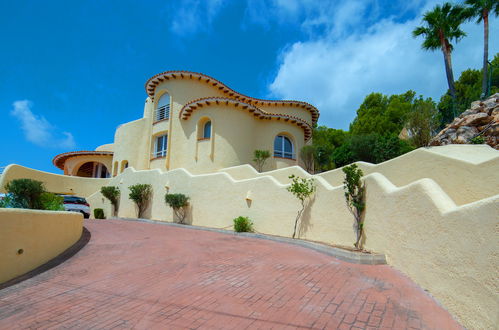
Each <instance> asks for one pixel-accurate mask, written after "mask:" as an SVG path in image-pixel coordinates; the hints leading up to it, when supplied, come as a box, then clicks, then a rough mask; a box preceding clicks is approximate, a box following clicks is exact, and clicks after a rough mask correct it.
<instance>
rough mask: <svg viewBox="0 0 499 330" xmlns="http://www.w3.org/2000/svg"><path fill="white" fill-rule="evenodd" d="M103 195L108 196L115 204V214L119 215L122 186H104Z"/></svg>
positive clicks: (101, 190) (101, 189) (102, 188)
mask: <svg viewBox="0 0 499 330" xmlns="http://www.w3.org/2000/svg"><path fill="white" fill-rule="evenodd" d="M100 192H101V194H102V196H104V197H105V198H107V199H108V200H109V201H110V202H111V204H112V205H113V215H114V216H117V215H118V207H119V201H120V188H118V187H115V186H104V187H101V188H100Z"/></svg>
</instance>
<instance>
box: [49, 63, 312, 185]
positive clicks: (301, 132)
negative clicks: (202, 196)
mask: <svg viewBox="0 0 499 330" xmlns="http://www.w3.org/2000/svg"><path fill="white" fill-rule="evenodd" d="M145 89H146V92H147V95H148V96H147V99H146V101H145V106H144V114H143V117H142V118H141V119H138V120H135V121H131V122H128V123H125V124H122V125H120V126H119V127H118V128H117V130H116V133H115V136H114V143H112V144H106V145H102V146H100V147H98V148H97V149H95V151H73V152H67V153H63V154H59V155H57V156H55V157H54V159H53V163H54V165H55V166H57V167H58V168H60V169H61V170H64V174H65V175H70V176H80V177H94V178H106V177H110V176H116V175H118V174H120V173H122V172H123V171H124V170H125V168H127V167H129V166H130V167H133V168H135V169H136V170H149V169H161V170H172V169H176V168H185V169H186V170H188V171H190V172H191V173H194V174H202V173H209V172H213V171H217V170H219V169H222V168H227V167H231V166H237V165H242V164H250V163H252V159H253V152H254V150H257V149H259V150H269V151H272V155H273V157H271V159H269V161H267V164H266V166H265V168H264V170H273V169H280V168H285V167H288V166H294V165H299V166H302V165H303V160H302V159H300V153H299V151H300V149H301V148H302V147H303V146H304V145H306V144H307V143H308V142H310V139H311V137H312V127H313V125H315V124H316V123H317V120H318V118H319V111H318V110H317V109H316V108H315V107H314V106H312V105H310V104H308V103H305V102H300V101H270V100H261V99H256V98H253V97H249V96H246V95H243V94H241V93H238V92H236V91H234V90H232V89H231V88H229V87H228V86H227V85H225V84H224V83H222V82H220V81H218V80H216V79H214V78H212V77H209V76H207V75H204V74H201V73H195V72H187V71H167V72H163V73H160V74H157V75H155V76H153V77H151V78H150V79H149V80H147V82H146V84H145Z"/></svg>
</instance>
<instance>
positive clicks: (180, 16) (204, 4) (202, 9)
mask: <svg viewBox="0 0 499 330" xmlns="http://www.w3.org/2000/svg"><path fill="white" fill-rule="evenodd" d="M225 3H226V0H182V1H178V2H177V1H175V7H173V6H172V7H171V8H170V11H171V15H169V16H170V18H169V19H170V20H171V30H172V31H173V32H174V33H176V34H178V35H181V36H185V35H189V34H193V33H196V32H198V31H203V30H207V29H209V28H210V26H211V24H212V22H213V20H214V18H215V17H216V16H217V15H218V13H219V12H220V9H222V7H223V6H224V5H225Z"/></svg>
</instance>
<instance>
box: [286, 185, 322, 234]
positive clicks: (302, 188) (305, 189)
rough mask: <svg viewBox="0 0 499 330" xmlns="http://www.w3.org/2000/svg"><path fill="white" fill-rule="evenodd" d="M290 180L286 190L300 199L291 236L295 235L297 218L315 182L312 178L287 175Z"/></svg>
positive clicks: (303, 208)
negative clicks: (299, 206) (299, 207)
mask: <svg viewBox="0 0 499 330" xmlns="http://www.w3.org/2000/svg"><path fill="white" fill-rule="evenodd" d="M289 178H290V179H291V180H292V182H291V185H290V186H289V187H288V188H287V190H288V191H289V192H290V193H292V194H293V195H294V196H295V197H296V198H298V199H299V200H300V204H301V209H300V210H299V211H298V214H297V215H296V219H295V227H294V229H293V236H292V237H293V238H295V236H296V227H297V225H298V220H300V218H301V215H302V213H303V211H304V210H305V207H306V206H307V204H306V202H307V201H308V199H309V198H310V197H311V196H312V194H313V193H314V192H315V183H314V179H304V178H300V177H297V176H294V175H291V176H290V177H289Z"/></svg>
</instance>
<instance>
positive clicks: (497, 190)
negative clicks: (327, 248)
mask: <svg viewBox="0 0 499 330" xmlns="http://www.w3.org/2000/svg"><path fill="white" fill-rule="evenodd" d="M438 148H442V152H437V151H436V150H433V151H434V152H431V153H428V152H427V151H425V150H422V151H423V152H421V150H420V151H414V152H412V153H410V154H407V155H405V156H402V157H400V158H399V159H398V160H397V161H398V162H399V166H400V169H398V170H397V171H395V170H393V171H392V172H390V171H389V170H387V169H385V168H384V166H392V165H391V164H389V163H388V162H387V163H383V164H379V165H378V166H377V170H378V171H377V172H372V173H371V174H369V175H367V176H366V177H365V180H366V185H367V209H366V219H365V223H366V241H365V247H366V248H367V249H371V250H373V251H376V252H379V253H384V254H386V256H387V259H388V262H389V263H390V264H391V265H393V266H394V267H396V268H397V269H399V270H401V271H403V272H405V273H406V274H407V275H409V276H410V277H411V278H412V279H413V280H414V281H416V282H417V283H418V284H419V285H421V286H422V287H423V288H425V289H427V290H428V291H429V292H430V293H431V294H433V295H434V296H435V297H436V298H437V299H438V300H439V301H440V302H441V303H442V304H443V305H444V306H445V307H446V308H448V309H449V311H450V312H451V313H452V314H454V315H455V316H456V317H457V318H458V319H459V320H460V322H462V323H463V324H464V325H465V326H467V327H470V328H483V329H485V328H490V327H492V326H493V325H494V324H496V321H497V319H496V317H497V314H496V311H497V310H498V308H499V305H498V302H497V292H498V291H497V289H498V286H499V260H498V255H497V253H496V251H497V249H498V248H499V246H498V240H497V235H498V226H499V186H498V185H495V186H493V188H491V189H490V191H489V193H488V196H486V197H483V196H482V195H479V194H478V193H477V194H470V196H468V197H467V198H468V200H469V202H467V203H465V204H463V205H459V206H458V205H456V203H455V202H454V201H453V199H452V198H451V197H450V196H449V193H447V191H446V190H444V189H452V187H454V186H452V185H451V182H450V181H453V180H454V179H455V178H454V177H453V176H449V175H448V172H452V171H456V172H459V171H461V168H462V167H466V166H469V162H468V163H466V162H463V159H462V157H460V156H459V152H456V153H453V152H452V150H449V148H447V147H438ZM490 150H491V149H490V148H489V149H487V148H482V147H475V146H469V148H468V150H467V151H466V154H469V153H474V154H476V155H477V156H476V159H480V160H481V161H482V162H478V163H475V164H474V165H473V166H470V167H468V170H467V171H468V175H470V176H475V175H476V176H477V178H479V180H482V179H480V178H481V177H480V174H479V173H480V172H481V171H482V170H483V167H482V166H483V165H484V164H490V166H492V167H490V168H488V171H489V172H488V176H489V182H495V181H494V180H497V176H498V175H499V174H498V173H499V158H498V157H497V155H498V154H499V152H497V151H493V154H490V153H489V151H490ZM460 152H462V150H461V151H460ZM449 153H450V154H452V155H457V156H455V157H454V156H450V155H449ZM492 155H494V156H492ZM442 157H443V158H446V161H444V160H443V158H442ZM456 157H457V158H458V159H456ZM414 162H415V163H416V164H419V163H421V162H430V163H433V164H445V166H446V168H447V171H445V172H439V171H429V172H427V174H428V175H427V176H430V177H431V178H419V177H418V176H417V175H415V176H414V177H415V178H416V179H415V180H414V181H412V182H406V183H402V184H400V182H404V181H402V178H406V180H409V179H407V178H410V177H411V175H412V174H411V173H412V172H414V171H415V170H414V165H411V164H412V163H414ZM452 164H455V166H453V165H452ZM385 171H386V173H388V174H387V176H388V177H392V178H393V180H394V181H397V180H400V181H398V182H399V184H397V185H395V184H394V183H393V182H392V181H391V179H389V178H387V176H385V175H383V174H381V173H382V172H385ZM336 172H337V171H336ZM423 173H424V172H421V173H420V175H423ZM290 174H295V175H300V176H302V177H303V176H309V175H308V174H306V173H305V172H304V171H303V170H302V169H301V168H298V167H291V168H286V169H281V170H275V171H271V172H267V173H262V174H258V173H256V172H255V171H254V170H252V169H251V168H249V167H248V166H239V167H235V168H230V169H226V170H222V171H220V172H218V173H212V174H203V175H193V174H191V173H189V172H188V171H186V170H184V169H176V170H172V171H169V172H162V171H159V170H151V171H139V172H137V171H135V170H134V169H132V168H129V169H127V170H126V171H125V172H124V173H123V174H122V175H120V176H118V177H116V178H114V179H113V180H111V182H110V184H112V185H116V186H119V187H120V189H121V191H122V195H121V203H120V211H119V216H121V217H135V216H136V210H135V207H134V206H133V204H132V203H130V201H129V200H128V199H127V195H128V186H130V185H132V184H136V183H149V184H151V185H152V186H153V188H154V195H153V201H152V204H151V207H150V209H149V210H148V212H147V215H146V216H147V217H149V218H151V219H156V220H163V221H172V220H173V214H172V211H171V209H169V208H168V207H167V206H166V205H165V203H164V194H165V192H166V191H169V192H172V193H184V194H186V195H188V196H189V197H190V207H189V212H188V214H189V215H188V221H189V222H190V223H192V224H195V225H200V226H207V227H216V228H229V229H230V228H231V226H232V219H234V218H235V217H237V216H239V215H244V216H249V217H250V218H251V219H252V220H253V222H254V224H255V229H256V230H257V231H258V232H261V233H267V234H272V235H280V236H290V235H291V233H292V230H293V221H294V218H295V216H296V212H297V211H298V209H299V202H298V201H297V200H296V199H295V198H294V197H293V196H292V195H291V194H290V193H289V192H288V191H287V190H286V187H287V182H288V180H289V179H288V178H287V177H288V176H289V175H290ZM232 175H234V176H239V178H240V177H244V176H247V177H249V178H243V179H235V178H234V177H233V176H232ZM313 177H314V179H315V181H316V184H317V191H316V193H315V196H314V198H313V200H312V201H311V204H310V206H309V208H308V209H307V210H306V212H305V213H304V215H303V219H302V222H301V225H300V228H299V237H300V238H304V239H309V240H314V241H320V242H324V243H327V244H329V243H333V244H337V245H345V246H351V245H352V244H353V242H354V239H355V236H354V231H353V218H352V216H351V214H350V213H349V212H348V210H347V208H346V206H345V200H344V193H343V188H342V186H341V184H337V182H335V180H336V179H337V178H336V177H335V176H334V175H328V173H326V174H324V175H316V176H313ZM328 178H333V179H332V180H328ZM437 181H438V182H440V183H441V184H442V186H443V187H445V188H443V187H442V186H441V185H440V184H439V183H437ZM459 182H460V188H461V189H462V190H463V191H473V190H470V189H471V187H474V186H475V184H476V183H474V182H472V181H471V180H461V181H459ZM449 187H451V188H449ZM476 191H478V190H476ZM89 201H90V203H91V205H92V207H101V206H103V207H104V208H105V209H106V214H110V205H109V204H108V203H107V202H106V201H104V200H103V198H102V196H100V194H99V193H96V194H94V195H92V196H90V197H89Z"/></svg>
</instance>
